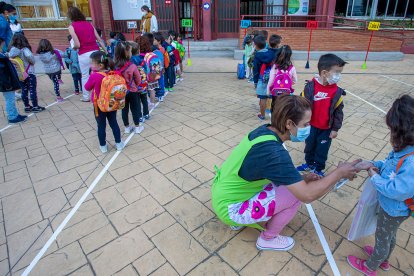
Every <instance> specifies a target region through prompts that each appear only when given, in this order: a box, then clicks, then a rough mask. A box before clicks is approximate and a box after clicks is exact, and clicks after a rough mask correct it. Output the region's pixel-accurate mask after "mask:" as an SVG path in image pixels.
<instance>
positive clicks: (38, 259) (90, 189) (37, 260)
mask: <svg viewBox="0 0 414 276" xmlns="http://www.w3.org/2000/svg"><path fill="white" fill-rule="evenodd" d="M166 95H168V92H166V93H165V96H166ZM158 105H159V102H157V103H156V104H155V106H154V107H153V108H151V110H150V111H149V113H150V114H151V113H152V111H154V109H155V108H156V107H157V106H158ZM134 134H135V133H131V134H130V135H129V136H128V138H127V139H126V140H125V146H126V145H127V144H128V143H129V141H130V140H131V139H132V137H133V136H134ZM120 154H121V151H117V152H116V153H115V154H114V156H112V158H111V160H109V162H108V164H106V165H105V167H104V168H103V169H102V171H101V172H100V173H99V175H98V176H97V177H96V178H95V180H94V181H93V182H92V184H91V186H89V188H88V189H87V190H86V191H85V193H84V194H83V195H82V197H81V198H80V199H79V201H78V202H77V203H76V205H75V207H73V209H72V210H71V211H70V212H69V214H68V215H67V216H66V217H65V219H64V220H63V221H62V223H61V224H60V225H59V226H58V228H57V229H56V231H55V232H54V233H53V235H52V236H51V237H50V238H49V240H48V241H47V242H46V244H45V245H44V246H43V247H42V249H41V250H40V251H39V253H37V255H36V257H35V258H34V259H33V260H32V261H31V263H30V265H29V266H28V267H27V268H26V269H25V270H24V272H23V274H22V276H27V275H29V273H30V272H31V271H32V270H33V268H34V267H35V266H36V264H37V263H38V262H39V261H40V259H41V258H42V257H43V255H44V254H45V253H46V251H47V250H48V249H49V247H50V246H51V245H52V243H53V242H54V241H55V240H56V238H57V236H58V235H59V234H60V232H62V230H63V228H65V226H66V224H68V222H69V221H70V219H71V218H72V217H73V215H75V213H76V212H77V211H78V209H79V207H80V206H81V205H82V203H83V202H84V201H85V199H86V198H87V197H88V196H89V194H90V193H91V192H92V190H93V189H94V188H95V186H96V185H97V184H98V183H99V181H100V180H101V178H102V177H103V176H104V175H105V173H106V172H107V171H108V169H109V167H111V165H112V163H113V162H114V161H115V160H116V159H117V158H118V156H119V155H120Z"/></svg>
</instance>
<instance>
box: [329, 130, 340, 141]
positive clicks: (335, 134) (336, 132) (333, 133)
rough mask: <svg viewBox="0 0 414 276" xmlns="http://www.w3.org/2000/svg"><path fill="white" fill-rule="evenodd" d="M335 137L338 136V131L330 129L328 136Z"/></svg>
mask: <svg viewBox="0 0 414 276" xmlns="http://www.w3.org/2000/svg"><path fill="white" fill-rule="evenodd" d="M336 137H338V131H335V130H332V131H331V134H329V138H331V139H335V138H336Z"/></svg>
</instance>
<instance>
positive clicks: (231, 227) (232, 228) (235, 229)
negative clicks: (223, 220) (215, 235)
mask: <svg viewBox="0 0 414 276" xmlns="http://www.w3.org/2000/svg"><path fill="white" fill-rule="evenodd" d="M243 228H244V226H233V225H231V226H230V229H231V230H233V231H240V230H242V229H243Z"/></svg>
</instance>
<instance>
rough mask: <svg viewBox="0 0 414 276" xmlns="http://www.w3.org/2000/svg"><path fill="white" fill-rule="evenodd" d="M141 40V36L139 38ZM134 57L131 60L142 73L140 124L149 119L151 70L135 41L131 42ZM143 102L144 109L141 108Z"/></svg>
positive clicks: (139, 106)
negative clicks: (149, 73)
mask: <svg viewBox="0 0 414 276" xmlns="http://www.w3.org/2000/svg"><path fill="white" fill-rule="evenodd" d="M138 41H139V38H138ZM130 44H131V49H132V50H131V51H132V57H131V62H132V63H134V64H135V65H136V66H137V68H138V71H139V74H140V75H141V84H140V85H139V86H138V96H139V97H138V100H139V101H140V103H139V105H138V115H139V122H140V124H142V123H144V121H145V120H146V119H147V120H149V118H150V116H149V107H148V80H147V75H148V72H149V69H148V66H147V63H146V62H145V60H144V57H143V56H141V55H140V53H139V45H138V43H135V42H130ZM141 104H142V109H141Z"/></svg>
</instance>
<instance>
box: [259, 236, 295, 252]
mask: <svg viewBox="0 0 414 276" xmlns="http://www.w3.org/2000/svg"><path fill="white" fill-rule="evenodd" d="M293 246H295V240H294V239H292V238H291V237H286V236H281V235H279V236H276V237H275V238H273V239H270V240H266V239H264V238H262V235H259V238H257V242H256V247H257V249H259V250H276V251H288V250H290V249H292V248H293Z"/></svg>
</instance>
